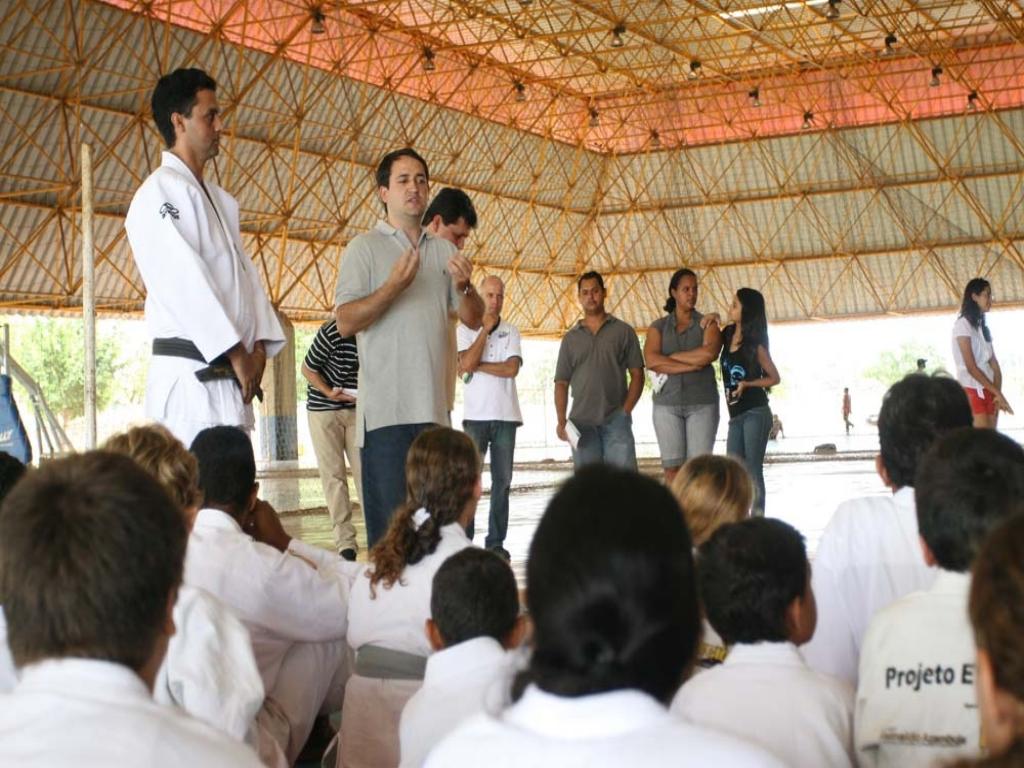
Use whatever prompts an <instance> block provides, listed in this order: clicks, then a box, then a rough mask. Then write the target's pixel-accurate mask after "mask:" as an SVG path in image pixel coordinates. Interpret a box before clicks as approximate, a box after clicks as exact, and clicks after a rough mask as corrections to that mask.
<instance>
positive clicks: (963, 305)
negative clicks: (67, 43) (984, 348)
mask: <svg viewBox="0 0 1024 768" xmlns="http://www.w3.org/2000/svg"><path fill="white" fill-rule="evenodd" d="M986 288H988V289H989V290H992V284H991V283H990V282H989V281H988V280H986V279H985V278H983V277H975V278H973V279H972V280H970V281H968V283H967V285H966V286H965V287H964V298H963V300H962V301H961V302H960V317H965V318H967V322H968V323H970V324H971V328H981V335H982V336H984V337H985V341H992V334H991V333H990V332H989V330H988V325H987V324H986V323H985V313H984V312H982V311H981V307H979V306H978V302H976V301H975V300H974V294H976V293H981V292H982V291H984V290H985V289H986Z"/></svg>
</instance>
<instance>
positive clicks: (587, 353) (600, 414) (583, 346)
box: [555, 315, 644, 427]
mask: <svg viewBox="0 0 1024 768" xmlns="http://www.w3.org/2000/svg"><path fill="white" fill-rule="evenodd" d="M643 367H644V355H643V352H641V351H640V340H639V339H637V337H636V332H635V331H634V330H633V329H632V327H630V326H629V325H627V324H626V323H624V322H622V321H621V320H619V319H618V318H617V317H613V316H612V315H608V317H607V318H606V319H605V321H604V324H603V325H602V326H601V327H600V328H599V329H598V331H597V333H596V334H594V333H591V332H590V330H589V329H588V328H587V326H586V325H585V324H584V323H583V321H582V320H580V321H579V322H578V323H577V324H576V325H575V326H574V327H573V328H572V329H571V330H570V331H569V332H568V333H567V334H565V336H564V337H563V338H562V344H561V346H560V347H559V348H558V364H557V365H556V366H555V381H567V382H569V390H570V391H571V392H572V410H571V411H570V413H569V418H570V419H572V420H573V422H574V423H576V424H578V425H582V426H590V427H593V426H597V425H599V424H603V423H604V422H605V421H607V419H608V417H609V416H611V414H612V413H614V412H615V411H616V410H618V409H619V408H621V407H622V404H623V402H624V401H625V400H626V391H627V390H628V389H629V387H628V385H627V384H626V371H627V370H628V369H629V368H643Z"/></svg>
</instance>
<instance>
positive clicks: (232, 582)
mask: <svg viewBox="0 0 1024 768" xmlns="http://www.w3.org/2000/svg"><path fill="white" fill-rule="evenodd" d="M300 558H302V559H300ZM307 561H308V562H307ZM356 570H357V566H355V565H354V564H352V563H348V564H347V567H346V563H345V561H343V560H342V559H341V558H340V557H339V556H338V555H336V554H333V553H330V552H326V551H324V550H322V549H319V548H317V547H312V546H310V545H308V544H305V543H304V542H302V541H300V540H298V539H292V542H291V544H290V545H289V550H288V552H285V553H282V552H278V551H277V550H276V549H274V548H273V547H271V546H268V545H266V544H261V543H260V542H257V541H254V540H253V539H252V538H251V537H250V536H249V535H248V534H246V533H244V532H243V531H242V529H241V527H239V525H238V523H237V522H236V521H235V520H234V518H232V517H231V516H230V515H228V514H226V513H224V512H221V511H219V510H216V509H202V510H200V511H199V514H198V515H196V520H195V524H194V525H193V527H192V533H191V534H190V535H189V540H188V550H187V552H186V555H185V583H186V584H189V585H190V586H193V587H200V588H202V589H205V590H206V591H207V592H209V593H210V594H212V595H214V596H215V597H216V598H217V599H219V600H220V601H221V602H222V603H224V604H225V605H226V606H228V608H230V609H231V610H232V611H233V612H234V614H235V615H236V616H237V617H238V618H239V619H241V620H242V623H244V624H245V626H246V627H247V628H248V630H249V634H250V635H251V636H252V646H253V652H254V653H255V655H256V663H257V665H258V666H259V668H260V674H261V675H262V677H263V685H264V688H265V690H267V691H272V690H274V686H275V683H276V682H277V674H278V671H279V670H280V667H281V661H282V659H283V658H284V655H285V653H287V652H288V650H289V649H290V648H291V647H292V645H293V644H294V643H296V642H312V643H320V642H327V641H336V640H343V639H344V637H345V632H346V630H347V628H348V625H347V621H346V615H347V612H348V596H349V589H350V579H351V577H352V575H353V574H354V573H355V572H356Z"/></svg>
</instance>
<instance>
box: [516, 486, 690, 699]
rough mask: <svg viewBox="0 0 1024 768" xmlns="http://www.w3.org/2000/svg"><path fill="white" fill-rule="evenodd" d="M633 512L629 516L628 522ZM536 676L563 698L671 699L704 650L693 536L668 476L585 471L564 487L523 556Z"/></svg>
mask: <svg viewBox="0 0 1024 768" xmlns="http://www.w3.org/2000/svg"><path fill="white" fill-rule="evenodd" d="M623 510H628V511H629V523H628V524H627V523H624V522H623V514H622V513H623ZM526 582H527V604H528V606H529V608H530V614H531V617H532V619H533V623H534V650H533V654H532V655H531V658H530V663H529V667H528V668H527V669H526V670H525V671H524V672H522V673H521V674H520V675H519V677H518V678H517V680H516V684H515V686H514V693H515V694H516V695H517V696H518V695H519V694H520V693H521V692H522V690H523V689H524V688H525V686H526V685H528V684H530V683H532V684H535V685H537V686H538V687H539V688H540V689H542V690H544V691H547V692H548V693H552V694H554V695H556V696H564V697H575V696H584V695H587V694H593V693H602V692H606V691H616V690H623V689H639V690H641V691H645V692H646V693H648V694H649V695H651V696H653V697H654V698H656V699H658V700H659V701H662V702H668V701H669V699H671V697H672V695H673V694H674V693H675V691H676V689H677V688H678V687H679V684H680V682H681V681H682V679H683V674H684V672H685V671H686V670H687V669H688V667H689V665H690V663H691V661H692V659H693V657H694V655H695V653H696V650H697V642H698V639H699V636H700V615H699V609H698V607H697V591H696V579H695V574H694V564H693V554H692V544H691V540H690V535H689V532H688V531H687V529H686V523H685V522H684V520H683V516H682V514H681V513H680V511H679V505H678V504H677V503H676V500H675V499H674V498H673V497H672V495H671V494H670V493H669V492H668V489H666V488H665V487H664V486H663V485H662V484H661V483H657V482H655V481H654V480H651V479H650V478H646V477H643V476H642V475H638V474H636V473H635V472H627V471H624V470H621V469H613V468H611V467H607V466H600V467H599V466H591V467H587V468H585V469H582V470H580V471H579V472H577V473H576V475H575V476H574V477H573V478H571V479H570V480H569V481H568V482H566V483H565V485H563V486H562V488H561V489H560V490H559V491H558V493H557V494H555V497H554V498H553V499H552V500H551V502H550V503H549V504H548V507H547V510H545V512H544V516H543V517H542V518H541V521H540V524H539V525H538V526H537V531H536V534H535V535H534V537H533V543H532V544H531V545H530V555H529V559H528V560H527V565H526Z"/></svg>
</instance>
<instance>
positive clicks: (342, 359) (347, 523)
mask: <svg viewBox="0 0 1024 768" xmlns="http://www.w3.org/2000/svg"><path fill="white" fill-rule="evenodd" d="M302 375H303V376H305V377H306V381H308V382H309V388H308V390H307V395H306V412H307V414H306V415H307V416H308V417H309V435H310V438H311V439H312V441H313V451H314V452H315V453H316V462H317V467H318V469H319V470H320V482H321V483H323V486H324V498H325V499H326V500H327V511H328V512H329V513H330V515H331V525H332V526H333V527H334V543H335V544H336V545H337V547H338V552H339V554H341V556H342V557H344V558H345V559H346V560H355V559H356V552H357V551H358V550H359V547H358V545H357V544H356V528H355V525H353V524H352V504H351V501H350V499H349V495H348V478H347V477H346V475H345V457H346V456H347V457H348V461H349V464H350V465H351V466H352V475H353V477H354V478H355V481H356V490H357V491H358V493H359V501H360V503H362V500H363V479H362V468H361V466H360V464H359V446H358V444H357V443H356V388H357V387H358V378H359V355H358V351H357V349H356V339H355V337H354V336H348V337H345V338H342V336H341V334H339V333H338V324H337V321H335V320H334V318H331V319H330V320H328V321H327V322H326V323H324V324H323V325H322V326H320V330H319V331H317V333H316V336H315V337H314V338H313V343H312V344H310V346H309V351H308V352H307V353H306V359H305V360H303V361H302Z"/></svg>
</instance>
